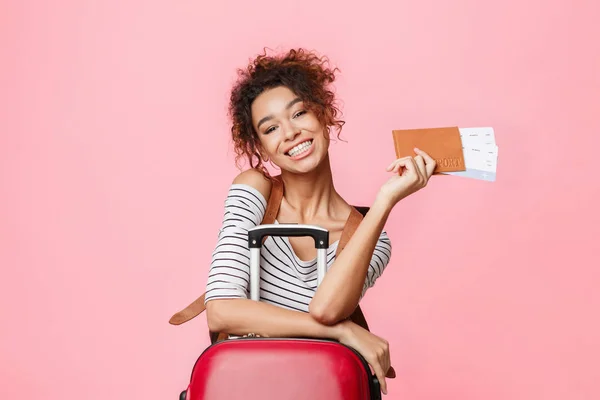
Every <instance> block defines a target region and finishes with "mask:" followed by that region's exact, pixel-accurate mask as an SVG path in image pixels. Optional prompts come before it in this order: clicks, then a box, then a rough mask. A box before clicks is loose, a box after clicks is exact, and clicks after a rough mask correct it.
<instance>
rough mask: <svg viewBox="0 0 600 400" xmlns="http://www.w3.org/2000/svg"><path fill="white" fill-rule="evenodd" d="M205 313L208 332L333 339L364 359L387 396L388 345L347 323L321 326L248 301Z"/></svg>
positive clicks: (221, 303)
mask: <svg viewBox="0 0 600 400" xmlns="http://www.w3.org/2000/svg"><path fill="white" fill-rule="evenodd" d="M206 313H207V314H206V315H207V319H208V326H209V329H210V330H211V331H213V332H227V333H229V334H232V335H238V336H242V335H246V334H248V333H254V334H256V335H259V336H263V337H309V338H318V339H333V340H337V341H339V342H340V343H342V344H345V345H347V346H349V347H352V348H353V349H355V350H356V351H358V352H359V353H360V354H361V355H362V356H363V357H364V358H365V360H366V361H367V363H369V365H371V367H372V368H373V371H374V372H375V375H376V376H377V379H378V380H379V382H380V384H381V389H382V391H383V393H384V394H387V385H386V377H388V378H394V377H395V372H394V370H393V369H392V368H390V367H391V358H390V350H389V343H388V342H387V341H386V340H384V339H382V338H380V337H378V336H376V335H374V334H372V333H370V332H369V331H367V330H365V329H363V328H361V327H360V326H358V325H356V324H354V323H353V322H351V321H348V320H345V321H342V322H339V323H337V324H335V325H332V326H328V325H323V324H321V323H319V322H317V321H315V320H314V319H313V318H312V316H311V315H310V314H308V313H304V312H300V311H292V310H287V309H284V308H282V307H278V306H274V305H272V304H268V303H263V302H259V301H254V300H248V299H230V300H211V301H209V302H208V303H207V304H206Z"/></svg>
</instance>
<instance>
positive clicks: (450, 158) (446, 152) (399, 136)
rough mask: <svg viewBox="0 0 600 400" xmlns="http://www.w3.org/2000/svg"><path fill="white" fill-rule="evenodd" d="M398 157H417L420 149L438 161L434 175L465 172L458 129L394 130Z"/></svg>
mask: <svg viewBox="0 0 600 400" xmlns="http://www.w3.org/2000/svg"><path fill="white" fill-rule="evenodd" d="M392 135H393V137H394V147H395V149H396V157H397V158H401V157H406V156H413V157H414V156H416V154H415V152H414V150H413V149H414V148H415V147H416V148H419V149H421V150H423V151H424V152H426V153H427V154H429V155H430V156H431V157H432V158H433V159H435V160H436V163H437V165H436V167H435V170H434V171H433V173H434V174H439V173H441V172H455V171H464V170H465V158H464V155H463V149H462V141H461V139H460V132H459V130H458V127H447V128H424V129H399V130H393V131H392Z"/></svg>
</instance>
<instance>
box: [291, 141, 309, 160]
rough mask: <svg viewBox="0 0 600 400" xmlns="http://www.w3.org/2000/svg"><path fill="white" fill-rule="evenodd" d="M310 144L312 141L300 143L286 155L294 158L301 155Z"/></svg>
mask: <svg viewBox="0 0 600 400" xmlns="http://www.w3.org/2000/svg"><path fill="white" fill-rule="evenodd" d="M311 144H312V140H309V141H306V142H303V143H300V144H299V145H298V146H296V147H294V148H293V149H291V150H290V151H289V152H288V154H289V155H290V156H292V157H295V156H297V155H299V154H301V153H304V152H305V151H306V150H307V149H308V148H309V147H310V145H311Z"/></svg>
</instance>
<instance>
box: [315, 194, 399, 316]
mask: <svg viewBox="0 0 600 400" xmlns="http://www.w3.org/2000/svg"><path fill="white" fill-rule="evenodd" d="M391 210H392V207H391V205H390V203H389V202H387V201H386V200H385V199H384V198H383V197H378V198H377V199H376V200H375V202H374V203H373V206H372V207H371V208H370V209H369V212H367V214H366V215H365V217H364V218H363V220H362V222H361V223H360V225H359V226H358V227H357V229H356V231H355V232H354V234H353V235H352V237H351V238H350V240H349V241H348V243H347V244H346V247H345V248H344V251H342V252H341V253H340V254H339V256H337V257H336V259H335V261H334V262H333V265H332V266H331V268H330V269H329V271H327V274H325V278H324V279H323V282H322V283H321V285H320V286H319V288H318V289H317V291H316V293H315V295H314V297H313V299H312V301H311V303H310V305H309V312H310V314H311V315H312V316H313V318H315V319H316V320H317V321H319V322H320V323H322V324H325V325H333V324H335V323H337V322H338V321H341V320H343V319H346V318H348V317H349V316H350V315H351V314H352V313H353V312H354V310H355V309H356V306H357V305H358V302H359V300H360V297H361V295H362V293H363V288H364V285H365V279H366V277H367V271H368V269H369V265H370V264H371V260H372V258H373V252H374V251H375V247H376V245H377V242H378V240H379V238H380V236H381V232H382V231H383V227H384V225H385V223H386V221H387V218H388V216H389V214H390V212H391ZM382 267H383V266H382Z"/></svg>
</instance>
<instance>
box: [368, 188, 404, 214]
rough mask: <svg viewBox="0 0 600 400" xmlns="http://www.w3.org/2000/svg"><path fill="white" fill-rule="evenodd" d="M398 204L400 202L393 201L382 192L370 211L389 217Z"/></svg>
mask: <svg viewBox="0 0 600 400" xmlns="http://www.w3.org/2000/svg"><path fill="white" fill-rule="evenodd" d="M397 202H398V201H396V200H394V199H391V198H390V197H389V196H387V195H385V194H384V193H381V192H380V193H378V194H377V196H376V197H375V201H374V202H373V205H372V206H371V209H370V211H371V210H373V211H375V212H378V213H380V214H382V215H383V216H387V215H388V214H389V213H390V212H391V211H392V208H394V206H395V205H396V203H397Z"/></svg>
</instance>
